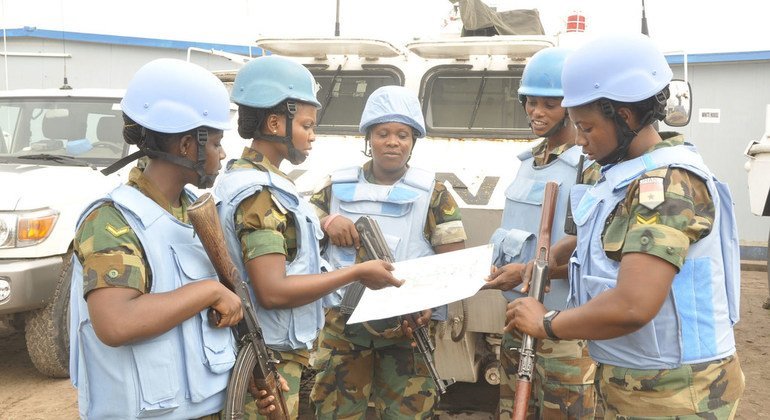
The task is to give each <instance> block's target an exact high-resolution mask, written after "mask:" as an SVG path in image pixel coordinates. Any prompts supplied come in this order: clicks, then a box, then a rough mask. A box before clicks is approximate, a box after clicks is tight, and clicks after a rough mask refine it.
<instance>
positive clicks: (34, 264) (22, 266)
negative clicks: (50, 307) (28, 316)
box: [0, 255, 62, 315]
mask: <svg viewBox="0 0 770 420" xmlns="http://www.w3.org/2000/svg"><path fill="white" fill-rule="evenodd" d="M61 266H62V256H61V255H55V256H53V257H45V258H36V259H23V260H0V280H3V281H0V287H7V286H8V285H10V295H9V296H8V297H7V298H5V299H3V300H1V301H0V315H5V314H12V313H17V312H25V311H30V310H33V309H38V308H42V307H43V306H45V305H46V304H47V303H48V302H49V301H50V300H51V298H52V297H53V294H54V292H55V291H56V283H57V281H58V279H59V272H60V270H61Z"/></svg>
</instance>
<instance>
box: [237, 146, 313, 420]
mask: <svg viewBox="0 0 770 420" xmlns="http://www.w3.org/2000/svg"><path fill="white" fill-rule="evenodd" d="M229 166H230V168H233V169H256V170H260V171H266V172H268V171H269V172H273V173H275V174H278V175H280V176H282V177H284V178H287V179H288V177H287V176H286V175H285V174H284V173H283V172H281V171H280V170H279V169H278V168H276V167H275V166H273V164H271V163H270V161H269V160H267V158H265V156H263V155H262V154H261V153H259V152H257V151H256V150H254V149H251V148H249V147H246V148H244V149H243V154H242V155H241V158H240V159H237V160H235V161H233V162H231V163H230V164H229ZM235 234H236V235H238V238H239V239H240V241H241V249H242V250H243V261H244V263H247V262H248V261H250V260H252V259H254V258H256V257H259V256H262V255H266V254H282V255H285V256H286V260H287V261H291V260H292V259H293V258H294V257H295V256H296V255H297V230H296V225H295V221H294V218H293V216H292V214H291V213H287V212H286V211H285V210H284V209H283V208H282V207H279V206H278V205H277V204H276V201H275V200H274V199H273V195H272V194H271V193H270V190H269V189H267V188H264V189H262V190H261V191H260V192H258V193H256V194H254V195H253V196H251V197H248V198H246V199H244V200H243V201H242V202H241V204H240V205H239V206H238V209H237V210H236V212H235ZM277 353H278V354H277V358H278V359H279V360H281V362H280V363H279V364H278V365H277V366H276V367H277V369H278V372H279V373H280V374H281V376H283V377H284V379H286V381H287V382H288V383H289V392H284V397H285V398H286V407H287V408H288V410H289V418H297V416H298V413H299V388H300V386H299V385H300V378H301V376H302V371H303V370H304V369H305V368H307V367H308V366H309V362H308V360H309V357H310V352H309V351H308V350H303V349H299V350H294V351H291V352H287V351H281V352H277ZM247 401H248V402H247V404H246V407H245V411H246V413H247V414H246V417H247V418H250V419H254V418H265V417H264V416H261V415H259V414H257V413H256V404H255V403H254V402H253V400H252V398H251V396H247Z"/></svg>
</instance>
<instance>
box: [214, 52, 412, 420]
mask: <svg viewBox="0 0 770 420" xmlns="http://www.w3.org/2000/svg"><path fill="white" fill-rule="evenodd" d="M232 100H233V101H234V102H235V103H237V104H238V134H240V136H241V137H243V138H244V139H251V145H250V147H246V148H245V149H244V151H243V154H242V156H241V158H240V159H238V160H236V161H233V162H231V163H230V164H229V165H228V168H227V170H226V172H225V174H224V175H223V176H222V179H221V181H220V182H219V183H218V184H217V187H216V189H215V192H216V195H217V196H218V197H219V198H220V199H221V200H222V202H221V204H220V212H219V214H220V218H221V222H222V225H223V228H224V231H225V236H226V237H227V241H228V248H229V250H230V254H231V255H233V258H235V259H236V265H238V266H239V268H240V270H241V275H242V276H243V278H248V279H249V280H250V282H249V283H250V285H251V287H252V289H253V292H254V294H255V295H256V302H257V305H256V311H257V317H258V319H259V323H260V326H261V327H262V332H263V333H264V337H265V343H266V344H267V345H268V347H270V348H271V349H272V350H274V351H275V352H277V353H279V355H280V360H281V362H280V363H279V365H278V371H279V373H280V374H281V376H282V377H283V378H284V379H286V381H287V382H288V385H289V392H288V394H286V395H285V396H286V403H287V407H288V409H289V415H290V417H291V418H296V417H297V415H298V407H299V385H300V377H301V374H302V370H303V368H304V367H306V366H308V358H309V356H310V349H312V348H313V345H314V342H315V339H316V337H317V336H318V331H319V330H320V329H321V328H322V327H323V323H324V314H323V307H322V299H321V298H323V297H324V296H325V295H327V294H328V293H330V292H332V291H334V290H336V289H338V288H340V287H342V286H344V285H346V284H348V283H350V282H353V281H356V280H358V281H361V282H362V283H363V284H365V285H366V286H367V287H371V288H375V289H376V288H381V287H385V286H388V285H395V286H400V285H401V282H400V281H398V280H396V279H395V278H394V277H393V275H392V274H391V273H390V270H392V269H393V268H392V266H391V265H390V264H388V263H385V262H383V261H372V262H368V263H365V264H360V265H356V266H354V267H350V268H349V269H346V270H339V271H334V272H331V273H321V257H320V255H319V245H318V241H319V239H321V238H322V237H323V233H322V232H321V226H320V224H319V222H318V217H317V216H316V215H315V212H314V211H313V210H312V208H311V207H310V205H309V204H308V203H307V202H306V201H305V200H304V199H302V198H301V197H300V196H299V194H298V193H297V190H296V188H295V186H294V184H293V183H292V182H291V180H289V178H288V177H287V176H286V175H285V174H284V173H283V172H281V171H280V169H278V168H279V166H280V164H281V162H283V161H284V160H288V161H289V162H291V163H292V164H294V165H297V164H300V163H302V162H303V161H304V160H305V158H306V157H307V156H308V154H309V152H310V149H311V148H312V143H313V141H314V140H315V133H314V128H315V120H316V111H317V109H318V108H319V107H320V104H319V103H318V101H317V100H316V98H315V80H314V79H313V76H312V75H311V74H310V72H309V71H308V70H307V69H306V68H305V67H303V66H302V65H300V64H299V63H296V62H294V61H291V60H289V59H287V58H284V57H279V56H274V55H272V56H265V57H260V58H256V59H254V60H252V61H250V62H249V63H248V64H246V65H245V66H244V67H243V68H242V69H241V70H240V71H239V72H238V74H237V76H236V78H235V83H234V85H233V93H232ZM236 256H237V257H236ZM268 398H269V397H268ZM269 401H270V400H269V399H268V400H267V401H260V406H263V404H264V403H267V402H269ZM272 409H274V407H272V408H270V410H267V411H271V410H272ZM249 411H252V412H255V411H256V408H254V407H251V408H249ZM263 411H264V410H263Z"/></svg>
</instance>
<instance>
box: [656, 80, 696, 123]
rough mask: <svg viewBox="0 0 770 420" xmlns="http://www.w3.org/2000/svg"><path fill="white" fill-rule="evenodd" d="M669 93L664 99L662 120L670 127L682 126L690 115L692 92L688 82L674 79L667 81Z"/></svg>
mask: <svg viewBox="0 0 770 420" xmlns="http://www.w3.org/2000/svg"><path fill="white" fill-rule="evenodd" d="M668 90H669V92H670V93H671V95H670V96H669V97H668V101H666V117H665V118H664V119H663V122H664V123H666V125H668V126H671V127H684V126H685V125H687V123H689V122H690V117H691V116H692V92H691V91H690V83H688V82H685V81H684V80H678V79H674V80H672V81H671V83H669V85H668Z"/></svg>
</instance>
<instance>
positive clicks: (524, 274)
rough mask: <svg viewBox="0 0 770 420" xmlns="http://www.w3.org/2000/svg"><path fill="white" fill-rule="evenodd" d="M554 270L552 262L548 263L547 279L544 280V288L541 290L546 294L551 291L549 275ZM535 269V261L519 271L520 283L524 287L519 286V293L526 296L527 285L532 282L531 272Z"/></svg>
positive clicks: (527, 291)
mask: <svg viewBox="0 0 770 420" xmlns="http://www.w3.org/2000/svg"><path fill="white" fill-rule="evenodd" d="M555 268H556V265H555V263H554V262H553V260H551V261H548V273H549V276H548V278H547V279H545V286H544V288H543V292H545V293H548V292H550V291H551V276H550V273H552V272H553V270H554V269H555ZM534 269H535V260H532V261H530V262H528V263H527V265H526V267H524V269H523V270H522V271H521V282H522V283H524V286H521V293H524V294H527V293H529V284H530V282H531V281H532V271H533V270H534Z"/></svg>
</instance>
